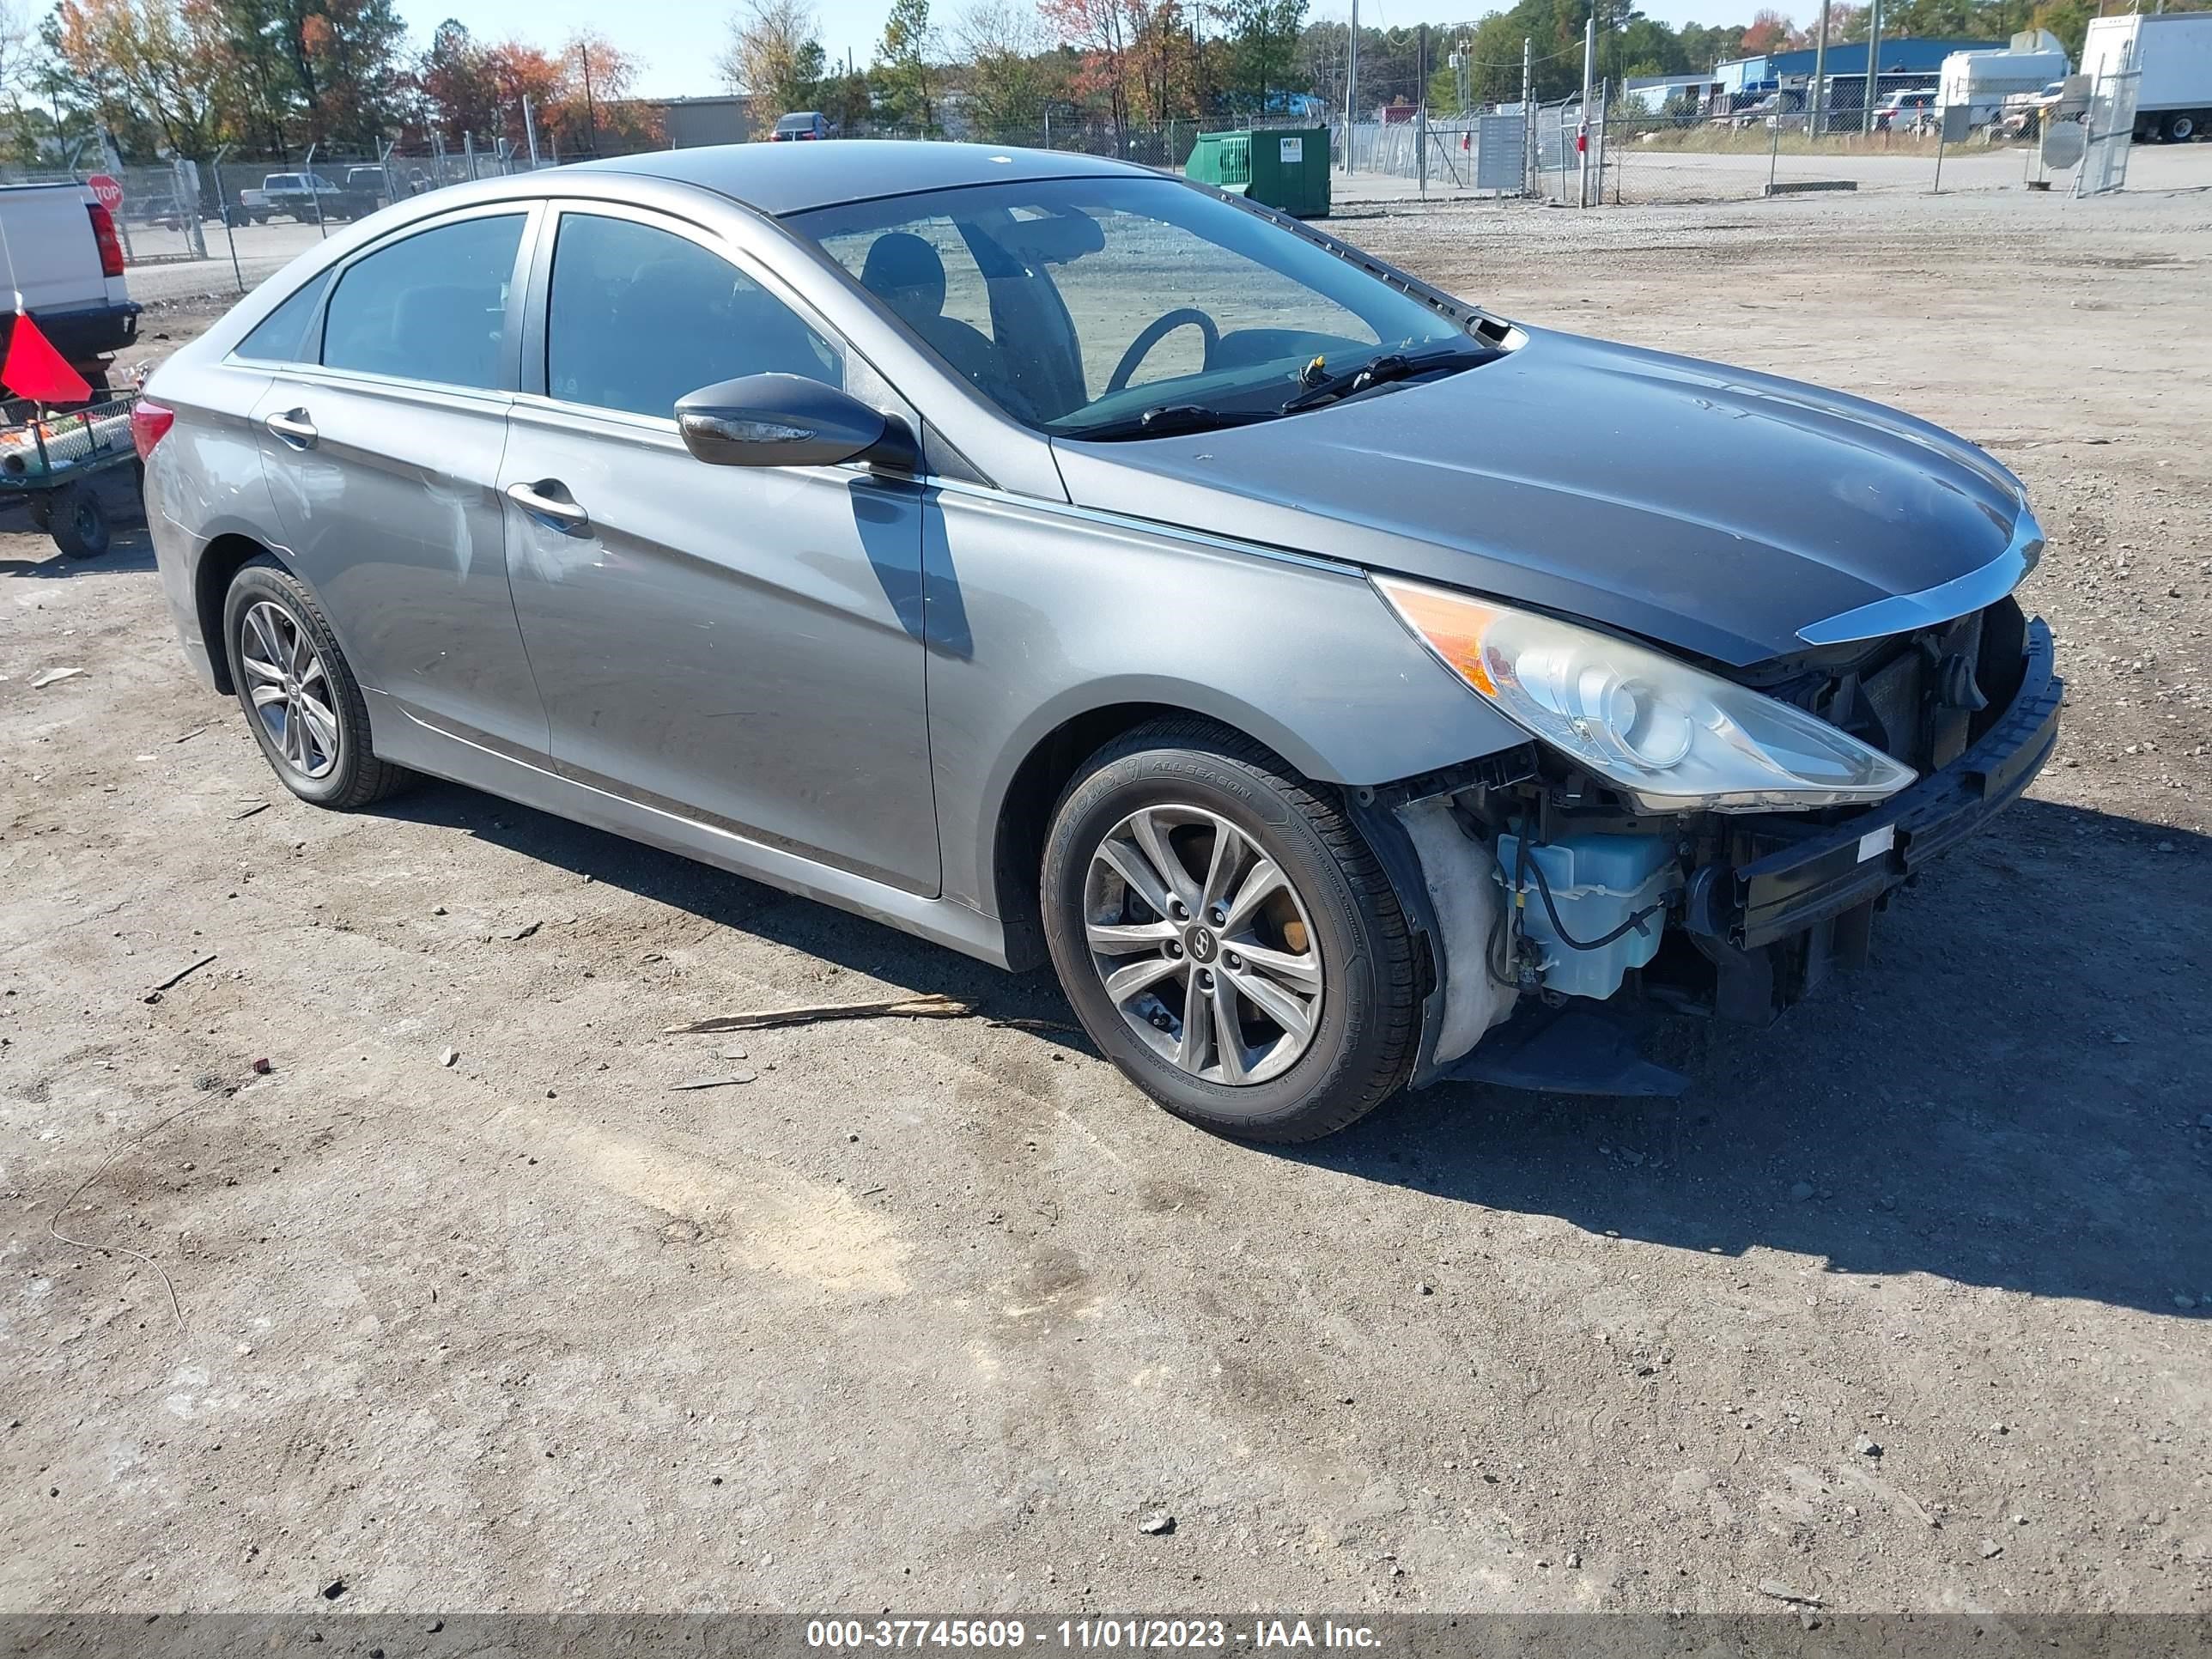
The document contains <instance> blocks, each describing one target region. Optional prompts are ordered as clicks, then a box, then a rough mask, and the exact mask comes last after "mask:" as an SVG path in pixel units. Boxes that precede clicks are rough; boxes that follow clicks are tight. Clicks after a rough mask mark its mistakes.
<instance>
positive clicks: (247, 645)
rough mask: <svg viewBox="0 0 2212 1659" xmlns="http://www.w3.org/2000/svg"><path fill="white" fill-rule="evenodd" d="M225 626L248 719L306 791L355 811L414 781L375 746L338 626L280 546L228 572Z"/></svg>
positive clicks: (293, 783)
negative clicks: (282, 558)
mask: <svg viewBox="0 0 2212 1659" xmlns="http://www.w3.org/2000/svg"><path fill="white" fill-rule="evenodd" d="M222 636H223V644H224V647H225V649H226V651H227V652H228V657H229V663H230V678H231V680H232V683H233V684H234V685H235V686H236V688H237V691H238V702H239V707H240V708H243V709H244V710H245V711H246V725H247V726H250V727H251V728H252V732H253V736H254V740H255V741H256V742H258V743H259V744H260V745H261V752H262V755H263V756H264V757H265V758H266V759H267V761H268V762H269V765H270V769H271V770H273V771H274V772H275V773H276V775H277V777H278V778H280V779H281V780H283V784H284V787H286V788H288V789H289V790H290V791H291V792H292V793H294V794H295V795H297V796H298V797H299V798H300V799H301V800H303V801H306V802H307V804H308V805H312V806H327V807H330V808H331V809H332V810H333V811H341V812H347V811H354V810H355V809H356V808H358V807H362V806H367V805H371V804H372V803H374V802H376V801H380V800H382V799H385V798H386V796H387V795H392V794H395V793H398V791H400V790H402V789H404V788H406V787H408V786H409V785H410V784H411V783H413V782H414V781H416V778H415V774H414V773H412V772H410V771H408V770H406V769H404V768H403V767H398V766H394V765H392V764H391V763H389V762H387V761H381V760H379V759H378V758H377V757H376V754H375V752H374V750H372V749H371V748H370V746H369V731H368V703H367V702H365V701H364V700H363V698H362V695H361V683H360V682H359V681H358V680H356V679H355V678H354V674H353V670H352V669H351V668H350V667H349V666H348V665H347V663H346V659H345V654H344V653H343V652H341V651H340V650H339V649H338V642H337V635H334V634H333V633H331V625H330V622H329V620H328V619H327V618H326V617H325V616H324V615H323V610H322V607H321V606H320V605H318V604H316V603H315V596H314V595H313V593H312V592H309V591H308V589H307V584H306V583H304V582H302V581H301V580H300V579H299V578H298V577H296V576H295V575H294V574H292V573H291V572H290V571H289V570H287V569H285V568H284V567H283V565H282V564H281V563H279V562H277V560H276V558H275V557H274V556H271V555H270V554H267V553H263V554H259V555H257V556H255V557H253V558H251V559H249V560H247V561H246V563H244V564H243V565H241V566H240V567H239V569H238V574H236V575H234V576H233V577H232V578H231V579H230V591H229V592H228V594H227V595H226V596H225V597H224V599H223V607H222Z"/></svg>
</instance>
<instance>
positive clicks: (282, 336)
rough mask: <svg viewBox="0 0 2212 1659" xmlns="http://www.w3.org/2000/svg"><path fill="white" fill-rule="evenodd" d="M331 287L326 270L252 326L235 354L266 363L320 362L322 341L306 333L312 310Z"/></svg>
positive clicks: (313, 312)
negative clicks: (324, 292)
mask: <svg viewBox="0 0 2212 1659" xmlns="http://www.w3.org/2000/svg"><path fill="white" fill-rule="evenodd" d="M330 285H331V273H330V272H329V271H327V270H326V271H325V272H323V273H322V275H320V276H318V277H316V278H315V280H314V281H313V282H312V283H308V284H307V286H306V287H305V288H303V289H300V290H299V291H298V292H297V293H295V294H294V295H292V297H291V298H290V299H289V300H287V301H284V303H283V304H282V305H280V306H278V307H276V310H274V311H272V312H270V313H269V314H268V315H267V316H266V317H264V318H263V319H261V320H260V321H259V322H258V323H257V324H255V325H254V326H253V331H252V332H251V333H249V334H248V335H247V336H246V337H245V338H244V339H242V340H240V342H239V343H238V352H237V355H238V356H241V357H253V358H258V360H260V361H261V362H266V363H312V362H318V361H319V360H320V358H321V356H322V343H323V342H322V338H321V337H320V336H319V335H315V334H311V333H310V332H309V330H310V328H311V327H312V326H313V323H314V320H315V307H317V306H319V305H320V304H322V302H323V290H324V289H326V288H328V287H329V286H330Z"/></svg>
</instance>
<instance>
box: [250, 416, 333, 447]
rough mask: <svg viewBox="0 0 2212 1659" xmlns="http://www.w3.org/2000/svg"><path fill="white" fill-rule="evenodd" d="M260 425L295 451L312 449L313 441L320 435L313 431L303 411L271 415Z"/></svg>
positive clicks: (312, 424)
mask: <svg viewBox="0 0 2212 1659" xmlns="http://www.w3.org/2000/svg"><path fill="white" fill-rule="evenodd" d="M262 425H264V426H265V427H267V428H269V429H270V431H271V432H273V433H275V434H276V435H277V436H278V437H279V438H282V439H283V441H285V442H286V443H288V444H289V445H291V446H292V447H293V448H295V449H313V447H315V440H316V439H317V438H319V437H320V436H321V435H322V434H320V433H319V432H317V431H316V430H315V423H314V422H313V421H311V420H309V419H308V418H307V410H304V409H288V410H285V411H284V412H283V414H282V415H271V416H270V417H269V418H268V419H267V420H265V421H264V422H262Z"/></svg>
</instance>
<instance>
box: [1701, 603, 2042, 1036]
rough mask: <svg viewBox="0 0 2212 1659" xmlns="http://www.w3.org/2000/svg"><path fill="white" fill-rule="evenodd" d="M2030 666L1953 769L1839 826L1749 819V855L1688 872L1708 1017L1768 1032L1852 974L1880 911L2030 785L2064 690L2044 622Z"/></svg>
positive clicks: (2033, 641)
mask: <svg viewBox="0 0 2212 1659" xmlns="http://www.w3.org/2000/svg"><path fill="white" fill-rule="evenodd" d="M2025 657H2026V660H2025V663H2024V665H2023V668H2022V672H2021V683H2020V689H2019V690H2018V691H2017V692H2015V694H2014V696H2013V700H2012V702H2011V703H2010V705H2009V706H2008V707H2007V708H2005V710H2004V711H2003V713H2002V714H2000V715H1999V716H1998V717H1997V720H1996V723H1995V724H1994V725H1992V726H1990V729H1989V730H1988V731H1987V732H1984V734H1983V735H1982V737H1981V738H1979V739H1978V741H1976V742H1975V743H1973V744H1972V745H1970V746H1969V747H1968V748H1967V750H1966V752H1965V753H1964V754H1962V755H1960V757H1958V759H1956V760H1954V761H1953V762H1952V763H1950V764H1949V765H1948V766H1946V767H1943V768H1942V769H1939V770H1937V771H1935V772H1931V773H1929V775H1927V776H1926V777H1923V778H1922V779H1921V780H1920V781H1919V782H1917V783H1915V784H1911V785H1910V786H1908V787H1905V788H1904V789H1901V790H1899V792H1898V793H1896V794H1894V795H1893V796H1891V797H1890V798H1889V799H1887V800H1886V801H1884V802H1882V804H1881V805H1879V806H1876V807H1874V808H1871V809H1869V811H1864V812H1859V813H1856V814H1854V815H1852V816H1851V817H1848V818H1846V819H1844V821H1843V822H1841V823H1834V824H1828V825H1821V826H1807V825H1803V824H1801V823H1793V822H1792V821H1791V820H1790V819H1789V818H1787V817H1761V818H1756V819H1747V820H1745V821H1744V822H1743V823H1742V824H1741V826H1740V833H1741V838H1742V842H1743V850H1744V851H1746V852H1748V853H1751V854H1753V856H1752V857H1750V858H1749V859H1748V860H1747V861H1744V862H1741V863H1733V864H1728V865H1706V866H1703V867H1701V868H1699V869H1698V870H1696V871H1694V872H1692V874H1691V876H1690V878H1689V884H1688V886H1687V888H1686V890H1685V893H1684V900H1683V908H1682V918H1681V921H1682V926H1683V927H1684V928H1685V929H1686V931H1687V932H1688V933H1689V935H1690V937H1691V939H1692V940H1693V941H1694V942H1695V943H1696V945H1697V946H1698V948H1699V950H1700V951H1703V952H1704V953H1705V955H1706V956H1707V957H1709V958H1710V959H1711V961H1712V962H1713V963H1714V964H1715V966H1716V967H1717V969H1719V979H1718V985H1717V991H1716V995H1715V1000H1714V1006H1713V1012H1714V1013H1715V1014H1716V1015H1717V1016H1718V1017H1720V1018H1723V1019H1734V1020H1739V1021H1743V1022H1747V1023H1750V1024H1765V1023H1766V1022H1767V1021H1769V1020H1771V1019H1772V1018H1774V1017H1775V1016H1776V1015H1777V1014H1778V1013H1780V1012H1782V1010H1783V1009H1784V1008H1785V1007H1787V1006H1789V1005H1790V1003H1792V1002H1795V1001H1796V1000H1797V999H1798V998H1799V997H1800V996H1802V995H1803V994H1805V993H1806V992H1807V991H1809V990H1811V989H1812V988H1813V987H1814V986H1816V985H1818V984H1819V983H1820V981H1821V980H1822V979H1823V978H1825V977H1826V973H1827V971H1828V969H1830V968H1832V967H1844V968H1850V967H1857V966H1858V965H1859V964H1860V963H1862V962H1863V961H1864V960H1865V957H1866V950H1867V940H1868V937H1869V931H1870V927H1871V923H1872V921H1873V916H1874V910H1875V906H1876V905H1877V904H1878V903H1880V902H1881V900H1882V899H1883V898H1884V897H1886V896H1887V895H1888V894H1889V893H1890V892H1891V891H1892V890H1893V889H1895V888H1898V887H1899V886H1902V885H1903V884H1905V882H1907V881H1909V880H1911V878H1912V877H1913V876H1914V875H1915V874H1916V873H1917V872H1918V871H1919V870H1920V868H1921V867H1922V866H1923V865H1925V864H1926V863H1927V862H1928V861H1929V860H1930V859H1933V858H1934V857H1935V856H1936V854H1939V853H1941V852H1942V851H1944V849H1946V848H1948V847H1950V846H1951V845H1952V844H1953V843H1954V842H1959V841H1962V840H1964V839H1965V838H1966V836H1970V835H1972V834H1973V833H1974V832H1975V831H1976V830H1978V829H1981V828H1982V827H1983V826H1984V824H1986V823H1988V822H1989V821H1990V818H1992V817H1995V816H1996V814H1997V813H1998V812H1999V811H2002V810H2003V809H2004V808H2005V807H2006V806H2008V805H2011V804H2012V802H2013V801H2014V800H2015V799H2017V798H2018V797H2019V796H2020V794H2021V792H2023V791H2024V790H2026V789H2027V786H2028V785H2029V784H2030V783H2032V782H2033V781H2034V780H2035V775H2036V774H2037V773H2039V772H2040V771H2041V770H2042V769H2043V767H2044V763H2045V762H2046V761H2048V760H2049V759H2050V758H2051V750H2052V749H2053V748H2055V747H2056V746H2057V742H2058V711H2059V708H2060V705H2061V704H2062V703H2063V702H2064V701H2065V694H2066V687H2065V683H2064V682H2063V681H2062V680H2061V679H2059V678H2058V677H2057V674H2056V672H2054V671H2053V653H2052V649H2051V629H2049V627H2048V626H2046V625H2045V623H2043V622H2042V620H2041V619H2040V618H2038V619H2036V620H2034V621H2032V622H2030V623H2028V626H2027V646H2026V653H2025ZM1765 849H1771V850H1765Z"/></svg>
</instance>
